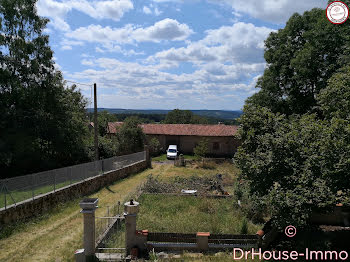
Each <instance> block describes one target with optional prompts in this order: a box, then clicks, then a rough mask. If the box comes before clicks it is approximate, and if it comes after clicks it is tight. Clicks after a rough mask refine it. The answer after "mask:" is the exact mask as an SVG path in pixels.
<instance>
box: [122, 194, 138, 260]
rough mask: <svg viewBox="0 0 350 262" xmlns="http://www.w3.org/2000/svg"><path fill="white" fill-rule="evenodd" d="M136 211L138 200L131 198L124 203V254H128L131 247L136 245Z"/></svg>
mask: <svg viewBox="0 0 350 262" xmlns="http://www.w3.org/2000/svg"><path fill="white" fill-rule="evenodd" d="M138 212H139V203H138V202H136V201H134V200H132V199H131V200H130V201H129V202H126V203H125V204H124V217H125V229H126V230H125V242H126V255H130V252H131V249H132V248H134V247H135V246H136V245H137V244H136V218H137V213H138Z"/></svg>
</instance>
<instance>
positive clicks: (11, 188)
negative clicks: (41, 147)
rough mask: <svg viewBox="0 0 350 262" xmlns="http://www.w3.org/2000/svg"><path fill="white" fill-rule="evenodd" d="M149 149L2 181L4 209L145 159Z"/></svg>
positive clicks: (0, 204)
mask: <svg viewBox="0 0 350 262" xmlns="http://www.w3.org/2000/svg"><path fill="white" fill-rule="evenodd" d="M145 159H146V152H145V151H143V152H138V153H134V154H130V155H124V156H116V157H112V158H107V159H102V160H99V161H95V162H89V163H85V164H80V165H75V166H69V167H64V168H59V169H54V170H49V171H44V172H40V173H35V174H31V175H25V176H19V177H14V178H9V179H2V180H0V208H5V209H6V208H7V207H8V206H9V205H12V204H18V203H19V202H21V201H24V200H27V199H34V198H35V197H36V196H39V195H42V194H45V193H49V192H52V191H56V190H57V189H59V188H62V187H65V186H70V185H72V184H74V183H77V182H81V181H84V180H86V179H89V178H91V177H94V176H97V175H103V174H105V173H106V172H109V171H112V170H117V169H120V168H123V167H125V166H128V165H131V164H134V163H137V162H139V161H143V160H145Z"/></svg>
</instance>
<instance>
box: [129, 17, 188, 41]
mask: <svg viewBox="0 0 350 262" xmlns="http://www.w3.org/2000/svg"><path fill="white" fill-rule="evenodd" d="M192 33H193V31H192V30H191V29H190V28H189V27H188V25H186V24H180V23H179V22H178V21H176V20H174V19H170V18H166V19H164V20H161V21H158V22H156V23H155V24H154V25H153V26H150V27H147V28H138V29H136V30H135V31H134V32H133V37H134V39H135V40H136V41H139V42H144V41H146V42H159V41H161V40H172V41H182V40H185V39H186V38H187V37H188V36H189V35H191V34H192Z"/></svg>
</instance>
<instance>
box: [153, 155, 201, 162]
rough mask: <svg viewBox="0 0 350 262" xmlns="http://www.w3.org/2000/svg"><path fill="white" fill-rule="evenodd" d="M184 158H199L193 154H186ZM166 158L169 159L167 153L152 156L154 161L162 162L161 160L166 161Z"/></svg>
mask: <svg viewBox="0 0 350 262" xmlns="http://www.w3.org/2000/svg"><path fill="white" fill-rule="evenodd" d="M184 158H185V159H188V160H192V159H197V158H196V157H195V156H192V155H184ZM166 160H167V158H166V154H163V155H160V156H157V157H152V161H158V162H161V161H166Z"/></svg>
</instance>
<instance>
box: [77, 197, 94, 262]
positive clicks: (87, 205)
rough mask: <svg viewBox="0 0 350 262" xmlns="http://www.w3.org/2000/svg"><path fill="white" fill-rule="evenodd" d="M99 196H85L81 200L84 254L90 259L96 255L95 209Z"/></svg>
mask: <svg viewBox="0 0 350 262" xmlns="http://www.w3.org/2000/svg"><path fill="white" fill-rule="evenodd" d="M97 203H98V198H85V199H83V200H82V201H81V202H80V204H79V205H80V207H81V208H82V210H81V211H80V212H81V213H83V215H84V254H85V257H86V258H87V259H88V258H90V257H92V256H94V255H95V210H96V208H97Z"/></svg>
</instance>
